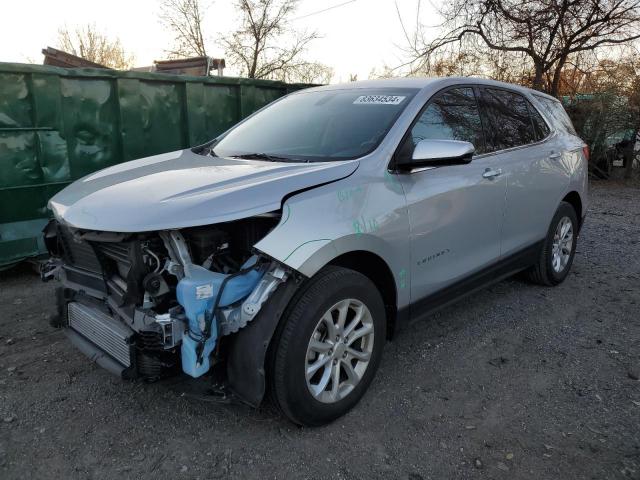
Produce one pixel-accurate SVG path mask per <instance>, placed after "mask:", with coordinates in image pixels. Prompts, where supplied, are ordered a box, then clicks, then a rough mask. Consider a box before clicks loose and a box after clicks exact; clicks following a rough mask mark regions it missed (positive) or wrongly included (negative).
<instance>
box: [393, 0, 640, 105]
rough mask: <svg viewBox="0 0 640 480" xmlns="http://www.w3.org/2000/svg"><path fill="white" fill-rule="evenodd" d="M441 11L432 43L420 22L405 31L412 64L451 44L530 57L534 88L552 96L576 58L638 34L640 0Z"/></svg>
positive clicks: (491, 2)
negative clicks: (411, 29)
mask: <svg viewBox="0 0 640 480" xmlns="http://www.w3.org/2000/svg"><path fill="white" fill-rule="evenodd" d="M440 13H441V15H442V17H443V19H444V22H443V24H442V31H443V35H441V36H440V37H438V38H436V39H435V40H433V41H426V40H425V35H424V28H423V27H422V25H421V24H418V25H417V27H416V28H415V29H414V32H413V33H412V34H408V33H407V32H406V30H405V35H406V40H407V50H408V52H409V53H410V54H411V55H410V62H409V63H410V64H412V65H413V68H415V65H416V64H417V65H418V66H422V67H423V68H424V65H426V64H428V62H429V60H430V57H431V56H432V55H433V54H434V52H436V51H438V50H441V49H443V48H446V47H447V46H452V45H457V46H458V48H460V49H461V50H462V51H465V52H482V51H485V52H487V51H488V52H490V53H491V55H493V56H494V58H503V59H507V60H508V62H507V63H510V61H509V60H511V59H514V58H516V59H517V58H524V59H526V61H527V62H528V64H529V67H530V72H531V76H532V78H531V84H532V85H533V87H534V88H538V89H540V90H546V91H547V92H549V93H551V94H552V95H557V94H558V92H559V90H560V81H561V79H562V71H563V69H564V67H565V66H566V64H567V62H568V61H569V60H570V59H571V57H572V56H575V55H578V54H580V53H581V52H587V51H592V50H595V49H598V48H600V47H606V46H613V45H620V44H625V43H628V42H630V41H632V40H634V39H637V38H640V0H529V1H522V0H452V1H451V2H447V3H446V6H445V7H444V8H443V10H441V12H440ZM403 27H404V25H403Z"/></svg>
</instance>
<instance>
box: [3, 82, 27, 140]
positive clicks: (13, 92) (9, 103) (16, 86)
mask: <svg viewBox="0 0 640 480" xmlns="http://www.w3.org/2000/svg"><path fill="white" fill-rule="evenodd" d="M31 109H32V105H31V99H30V98H29V86H28V85H27V75H25V74H19V73H0V128H19V127H30V126H31V125H32V123H31V114H32V111H31Z"/></svg>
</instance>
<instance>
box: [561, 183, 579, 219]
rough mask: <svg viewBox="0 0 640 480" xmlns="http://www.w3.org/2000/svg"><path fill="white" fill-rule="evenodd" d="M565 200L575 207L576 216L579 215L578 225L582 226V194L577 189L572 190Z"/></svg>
mask: <svg viewBox="0 0 640 480" xmlns="http://www.w3.org/2000/svg"><path fill="white" fill-rule="evenodd" d="M562 201H563V202H567V203H568V204H569V205H571V206H572V207H573V209H574V210H575V212H576V216H577V217H578V225H579V227H582V219H583V216H584V214H583V210H582V208H583V205H582V198H580V194H579V193H578V192H577V191H575V190H572V191H571V192H569V193H567V194H566V195H565V196H564V198H563V199H562Z"/></svg>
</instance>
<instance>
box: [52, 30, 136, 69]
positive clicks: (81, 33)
mask: <svg viewBox="0 0 640 480" xmlns="http://www.w3.org/2000/svg"><path fill="white" fill-rule="evenodd" d="M58 46H59V47H60V48H61V49H62V50H64V51H65V52H68V53H71V54H73V55H76V56H78V57H82V58H85V59H87V60H89V61H91V62H95V63H99V64H101V65H104V66H105V67H111V68H117V69H119V70H126V69H128V68H131V67H132V66H133V60H134V57H133V55H130V54H127V53H126V52H125V51H124V48H123V47H122V45H121V43H120V40H119V39H118V38H115V39H109V38H108V37H107V36H106V35H104V34H103V33H100V32H99V31H98V30H97V28H96V26H95V24H88V25H85V26H84V27H79V28H77V29H75V30H74V31H73V32H71V31H69V29H67V28H66V27H65V28H61V29H59V30H58Z"/></svg>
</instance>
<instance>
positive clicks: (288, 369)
mask: <svg viewBox="0 0 640 480" xmlns="http://www.w3.org/2000/svg"><path fill="white" fill-rule="evenodd" d="M385 333H386V319H385V309H384V303H383V301H382V297H381V295H380V293H379V292H378V290H377V289H376V287H375V285H374V284H373V282H371V280H369V279H368V278H367V277H365V276H364V275H362V274H360V273H358V272H356V271H353V270H349V269H346V268H341V267H336V266H327V267H325V268H323V269H322V270H321V271H320V272H318V273H317V274H316V275H315V276H314V277H313V278H311V279H310V280H309V281H308V282H307V283H306V284H305V285H303V286H302V287H301V289H300V291H299V292H298V293H297V294H296V296H295V297H294V298H293V300H292V301H291V304H290V305H289V307H287V311H286V312H285V314H284V316H283V318H282V321H281V324H280V326H279V327H278V330H277V332H276V335H275V337H274V342H273V344H272V346H271V362H270V370H271V371H270V375H269V377H270V378H271V394H272V398H273V400H274V403H275V404H276V406H278V408H279V409H280V410H281V411H282V413H284V415H286V416H287V417H288V418H289V419H290V420H291V421H293V422H294V423H297V424H299V425H305V426H319V425H324V424H326V423H329V422H331V421H333V420H335V419H336V418H338V417H340V416H342V415H344V414H345V413H347V412H348V411H349V410H351V408H353V407H354V406H355V405H356V404H357V403H358V401H359V400H360V398H361V397H362V396H363V395H364V393H365V391H366V390H367V388H368V387H369V385H370V384H371V381H372V380H373V377H374V375H375V372H376V370H377V369H378V366H379V364H380V358H381V356H382V348H383V346H384V342H385ZM336 380H337V381H336Z"/></svg>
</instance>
